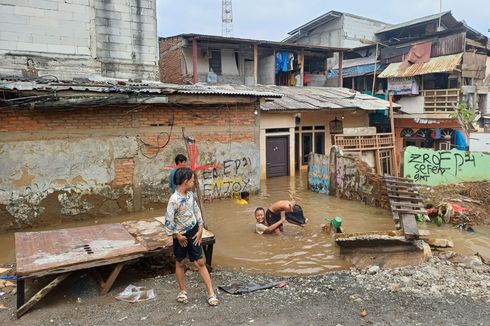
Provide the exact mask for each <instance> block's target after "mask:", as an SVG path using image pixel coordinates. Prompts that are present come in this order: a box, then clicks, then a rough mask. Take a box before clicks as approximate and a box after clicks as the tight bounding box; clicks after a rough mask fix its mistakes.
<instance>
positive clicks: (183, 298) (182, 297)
mask: <svg viewBox="0 0 490 326" xmlns="http://www.w3.org/2000/svg"><path fill="white" fill-rule="evenodd" d="M187 299H188V298H187V292H186V291H180V292H179V295H178V296H177V302H179V303H186V302H187Z"/></svg>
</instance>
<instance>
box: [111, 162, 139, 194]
mask: <svg viewBox="0 0 490 326" xmlns="http://www.w3.org/2000/svg"><path fill="white" fill-rule="evenodd" d="M114 165H115V172H116V175H115V177H114V181H113V182H112V185H113V186H114V187H118V186H125V185H131V184H132V183H133V172H134V159H133V158H117V159H116V160H115V162H114Z"/></svg>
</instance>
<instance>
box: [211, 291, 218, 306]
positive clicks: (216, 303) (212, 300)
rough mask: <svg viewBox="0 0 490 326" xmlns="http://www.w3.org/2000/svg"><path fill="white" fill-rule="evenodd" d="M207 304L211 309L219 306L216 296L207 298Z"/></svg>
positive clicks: (212, 295)
mask: <svg viewBox="0 0 490 326" xmlns="http://www.w3.org/2000/svg"><path fill="white" fill-rule="evenodd" d="M208 304H209V305H210V306H212V307H215V306H217V305H219V300H218V297H217V296H216V294H211V295H209V296H208Z"/></svg>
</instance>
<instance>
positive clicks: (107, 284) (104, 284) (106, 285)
mask: <svg viewBox="0 0 490 326" xmlns="http://www.w3.org/2000/svg"><path fill="white" fill-rule="evenodd" d="M124 264H125V263H119V264H117V265H116V266H115V267H114V269H113V270H112V272H111V274H110V275H109V277H108V278H107V281H104V280H103V278H102V276H101V275H100V273H99V272H98V271H97V270H96V269H95V268H94V269H93V270H92V273H93V274H94V277H95V281H96V282H97V284H98V285H99V291H100V294H101V295H105V294H107V293H108V292H109V291H110V289H111V287H112V285H113V284H114V281H115V280H116V278H117V276H118V275H119V273H120V272H121V270H122V268H123V267H124Z"/></svg>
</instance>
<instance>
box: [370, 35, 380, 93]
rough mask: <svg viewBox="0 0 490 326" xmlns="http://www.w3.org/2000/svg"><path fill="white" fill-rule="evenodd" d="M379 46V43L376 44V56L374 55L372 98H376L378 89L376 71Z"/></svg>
mask: <svg viewBox="0 0 490 326" xmlns="http://www.w3.org/2000/svg"><path fill="white" fill-rule="evenodd" d="M378 46H379V43H378V42H376V54H375V55H374V71H373V91H372V93H371V95H372V96H374V90H375V88H376V70H377V69H378V67H377V63H378Z"/></svg>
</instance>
